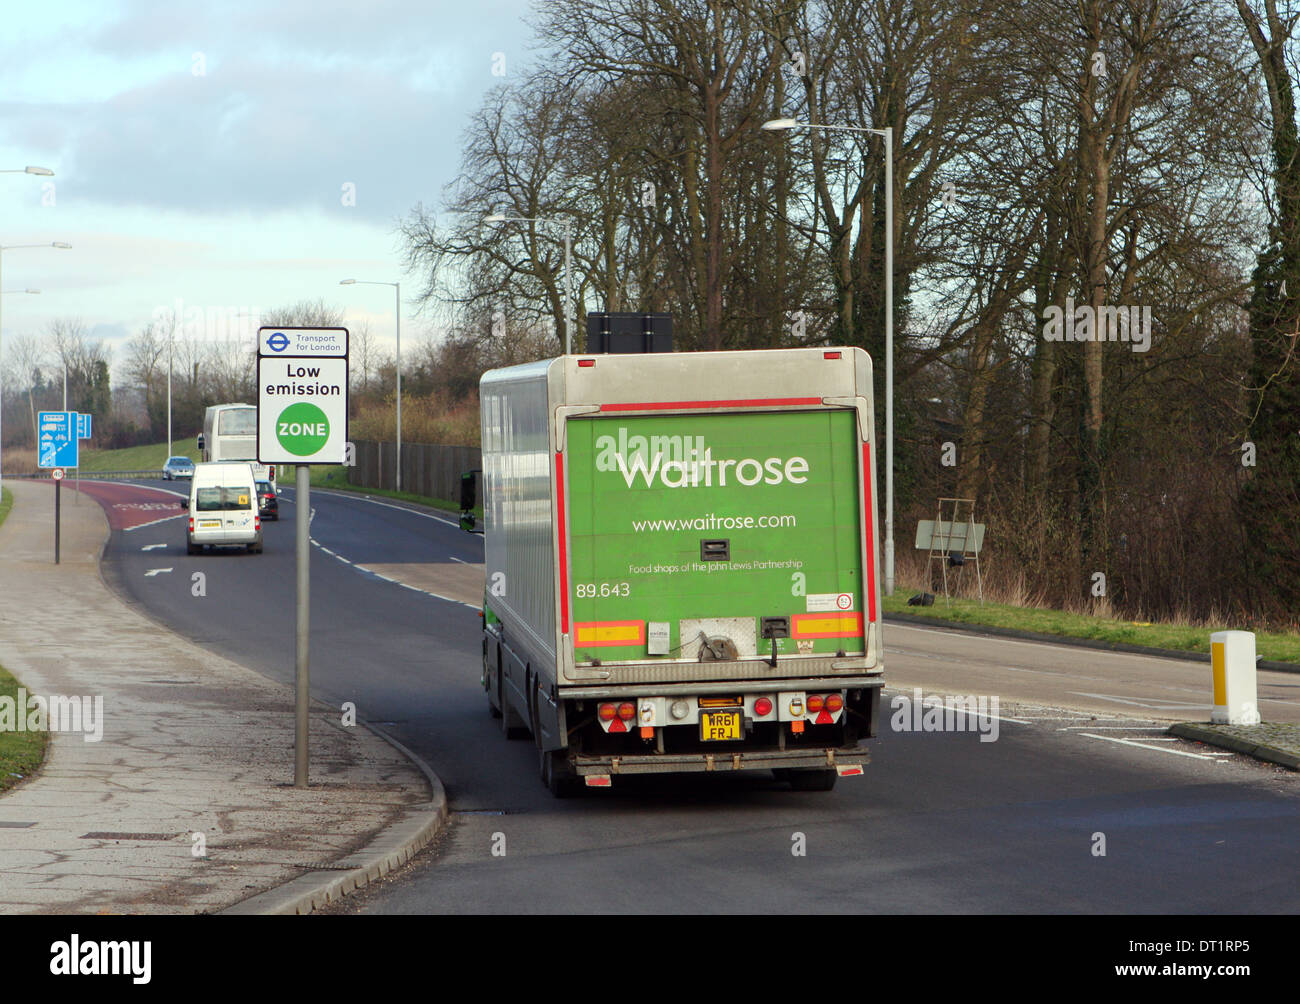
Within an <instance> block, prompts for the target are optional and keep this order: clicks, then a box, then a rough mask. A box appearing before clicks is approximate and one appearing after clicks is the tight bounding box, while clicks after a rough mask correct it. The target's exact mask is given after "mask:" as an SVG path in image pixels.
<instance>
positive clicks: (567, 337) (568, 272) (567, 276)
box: [483, 213, 578, 356]
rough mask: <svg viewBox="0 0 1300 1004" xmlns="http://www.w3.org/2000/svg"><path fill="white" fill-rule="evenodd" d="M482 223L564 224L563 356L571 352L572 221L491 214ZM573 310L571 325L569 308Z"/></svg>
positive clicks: (564, 218) (566, 218)
mask: <svg viewBox="0 0 1300 1004" xmlns="http://www.w3.org/2000/svg"><path fill="white" fill-rule="evenodd" d="M483 222H484V223H563V224H564V301H565V303H564V315H565V316H564V354H565V355H566V356H567V355H569V354H571V353H572V351H573V328H574V325H576V324H577V323H578V318H577V311H576V307H577V305H576V304H575V303H574V302H573V268H572V253H573V220H572V219H570V218H569V217H568V216H506V215H504V214H503V213H493V214H492V215H491V216H484V217H483ZM571 307H572V308H575V310H574V316H573V319H572V323H570V318H569V316H568V315H569V308H571Z"/></svg>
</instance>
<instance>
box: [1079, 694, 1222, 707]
mask: <svg viewBox="0 0 1300 1004" xmlns="http://www.w3.org/2000/svg"><path fill="white" fill-rule="evenodd" d="M1067 693H1070V694H1074V695H1075V696H1076V697H1095V698H1097V699H1098V700H1102V701H1114V702H1115V703H1117V704H1132V705H1134V706H1136V707H1139V708H1150V709H1151V710H1152V711H1204V710H1205V709H1206V708H1208V707H1209V705H1208V704H1179V703H1178V702H1176V701H1166V700H1163V699H1162V698H1159V697H1148V698H1146V699H1145V700H1138V699H1137V698H1134V697H1119V696H1118V695H1116V694H1089V693H1086V692H1085V691H1081V690H1070V691H1067Z"/></svg>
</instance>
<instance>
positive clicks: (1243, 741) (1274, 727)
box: [1169, 722, 1300, 770]
mask: <svg viewBox="0 0 1300 1004" xmlns="http://www.w3.org/2000/svg"><path fill="white" fill-rule="evenodd" d="M1169 734H1170V735H1171V736H1177V737H1178V738H1180V739H1191V740H1193V741H1195V742H1199V743H1205V745H1207V746H1217V747H1218V748H1219V749H1225V750H1231V751H1232V752H1234V753H1244V754H1246V755H1247V756H1253V757H1254V758H1255V759H1257V760H1264V761H1267V762H1268V763H1275V764H1280V765H1281V766H1283V767H1289V768H1290V769H1291V770H1300V725H1296V724H1292V723H1287V722H1270V723H1267V724H1260V725H1209V724H1207V723H1205V722H1179V723H1178V724H1176V725H1171V726H1170V727H1169Z"/></svg>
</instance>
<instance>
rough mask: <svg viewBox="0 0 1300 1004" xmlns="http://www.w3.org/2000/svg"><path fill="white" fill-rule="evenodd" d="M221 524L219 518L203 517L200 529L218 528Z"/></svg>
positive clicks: (200, 521)
mask: <svg viewBox="0 0 1300 1004" xmlns="http://www.w3.org/2000/svg"><path fill="white" fill-rule="evenodd" d="M219 526H221V520H219V519H201V520H199V529H200V530H215V529H216V528H217V527H219Z"/></svg>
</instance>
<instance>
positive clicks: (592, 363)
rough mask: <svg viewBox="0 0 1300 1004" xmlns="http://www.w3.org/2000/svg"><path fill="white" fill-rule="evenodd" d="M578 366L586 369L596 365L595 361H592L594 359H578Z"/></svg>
mask: <svg viewBox="0 0 1300 1004" xmlns="http://www.w3.org/2000/svg"><path fill="white" fill-rule="evenodd" d="M578 365H579V366H582V367H583V368H586V367H588V366H595V365H596V360H594V359H579V360H578Z"/></svg>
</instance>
